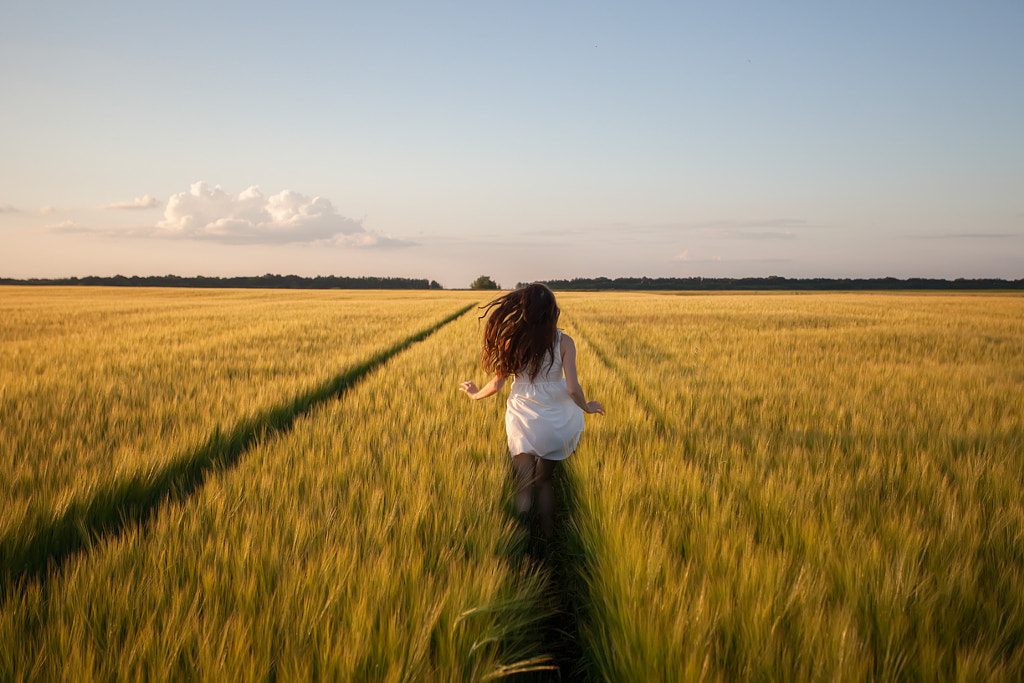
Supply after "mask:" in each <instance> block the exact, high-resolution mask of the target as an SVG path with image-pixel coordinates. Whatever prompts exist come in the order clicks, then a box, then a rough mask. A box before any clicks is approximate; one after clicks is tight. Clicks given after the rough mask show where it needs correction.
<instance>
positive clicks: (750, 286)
mask: <svg viewBox="0 0 1024 683" xmlns="http://www.w3.org/2000/svg"><path fill="white" fill-rule="evenodd" d="M541 282H543V283H544V284H546V285H547V286H548V287H550V288H551V289H553V290H561V291H573V290H576V291H603V290H693V291H716V290H801V291H804V290H810V291H813V290H823V291H824V290H889V289H936V290H942V289H952V290H957V289H959V290H970V289H1024V279H1019V280H1002V279H999V278H973V279H972V278H957V279H955V280H944V279H940V278H907V279H905V280H901V279H899V278H895V277H882V278H820V277H819V278H787V277H780V276H778V275H772V276H769V277H744V278H728V277H686V278H678V277H656V278H650V277H619V278H614V279H612V278H607V277H596V278H573V279H571V280H541ZM527 284H529V283H526V282H520V283H518V284H517V285H516V287H523V286H525V285H527Z"/></svg>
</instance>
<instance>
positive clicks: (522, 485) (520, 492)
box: [512, 453, 537, 518]
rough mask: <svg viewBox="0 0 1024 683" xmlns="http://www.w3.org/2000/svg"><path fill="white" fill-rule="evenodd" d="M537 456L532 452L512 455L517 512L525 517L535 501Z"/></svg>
mask: <svg viewBox="0 0 1024 683" xmlns="http://www.w3.org/2000/svg"><path fill="white" fill-rule="evenodd" d="M536 460H537V457H536V456H535V455H533V454H531V453H520V454H519V455H516V456H513V457H512V469H514V470H515V473H516V487H517V488H516V512H517V513H519V517H520V518H522V517H525V516H526V515H527V513H529V512H530V507H531V505H532V503H533V476H534V462H535V461H536Z"/></svg>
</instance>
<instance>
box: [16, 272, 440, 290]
mask: <svg viewBox="0 0 1024 683" xmlns="http://www.w3.org/2000/svg"><path fill="white" fill-rule="evenodd" d="M0 284H4V285H85V286H92V287H200V288H210V289H214V288H219V287H223V288H239V289H442V287H441V285H440V284H439V283H438V282H437V281H436V280H427V279H425V278H422V279H421V278H408V277H367V276H363V277H345V276H339V275H317V276H316V277H302V276H301V275H274V274H272V273H267V274H266V275H256V276H239V277H207V276H203V275H199V276H196V277H181V276H178V275H147V276H143V277H140V276H138V275H133V276H131V277H127V276H124V275H114V276H113V277H99V276H94V275H90V276H87V277H65V278H52V279H47V278H31V279H27V280H16V279H13V278H0Z"/></svg>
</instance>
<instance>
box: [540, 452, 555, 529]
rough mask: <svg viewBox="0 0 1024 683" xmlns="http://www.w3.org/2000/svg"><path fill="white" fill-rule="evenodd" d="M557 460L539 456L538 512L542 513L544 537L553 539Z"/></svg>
mask: <svg viewBox="0 0 1024 683" xmlns="http://www.w3.org/2000/svg"><path fill="white" fill-rule="evenodd" d="M557 466H558V461H557V460H544V459H543V458H537V467H536V471H537V479H536V486H537V512H538V513H539V514H540V530H541V531H542V532H543V533H544V538H545V539H547V540H549V541H550V540H551V536H552V535H553V534H554V533H555V483H554V480H553V475H554V473H555V467H557Z"/></svg>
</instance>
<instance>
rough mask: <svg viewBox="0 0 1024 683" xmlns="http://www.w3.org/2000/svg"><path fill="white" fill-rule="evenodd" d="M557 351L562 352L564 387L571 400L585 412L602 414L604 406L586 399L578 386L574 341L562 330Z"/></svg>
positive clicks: (581, 388)
mask: <svg viewBox="0 0 1024 683" xmlns="http://www.w3.org/2000/svg"><path fill="white" fill-rule="evenodd" d="M559 351H561V353H562V372H564V373H565V387H566V389H568V390H569V395H570V396H571V397H572V400H573V402H575V403H576V405H578V406H579V407H580V409H581V410H583V412H585V413H598V414H599V415H604V406H602V405H601V404H600V403H598V402H597V401H587V397H586V395H585V394H584V393H583V387H582V386H580V380H579V377H578V376H577V374H576V342H574V341H573V340H572V337H570V336H569V335H567V334H565V333H564V332H563V333H562V339H561V341H560V342H559Z"/></svg>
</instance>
